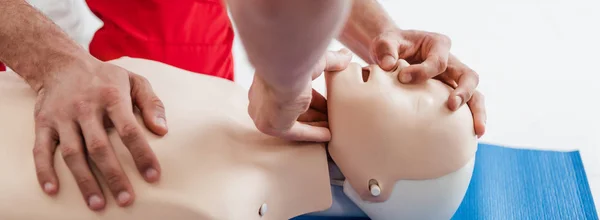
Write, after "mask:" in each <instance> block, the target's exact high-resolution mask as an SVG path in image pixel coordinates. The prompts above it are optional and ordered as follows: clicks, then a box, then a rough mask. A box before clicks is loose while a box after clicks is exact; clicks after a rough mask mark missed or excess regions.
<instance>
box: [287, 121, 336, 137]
mask: <svg viewBox="0 0 600 220" xmlns="http://www.w3.org/2000/svg"><path fill="white" fill-rule="evenodd" d="M277 136H279V137H282V138H284V139H287V140H292V141H309V142H327V141H330V140H331V133H330V132H329V129H328V128H325V127H318V126H311V125H308V124H304V123H300V122H295V123H294V125H292V127H291V128H290V129H289V130H286V131H283V132H282V133H281V134H279V135H277Z"/></svg>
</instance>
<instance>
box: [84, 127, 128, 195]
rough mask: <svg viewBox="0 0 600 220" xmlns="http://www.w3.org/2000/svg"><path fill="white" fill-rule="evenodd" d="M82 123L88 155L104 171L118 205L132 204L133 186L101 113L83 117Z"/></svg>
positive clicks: (101, 171) (103, 173)
mask: <svg viewBox="0 0 600 220" xmlns="http://www.w3.org/2000/svg"><path fill="white" fill-rule="evenodd" d="M80 124H81V130H82V133H83V137H84V139H85V143H86V147H87V152H88V155H89V157H90V158H91V159H92V161H93V162H94V164H96V166H97V167H98V169H99V170H100V173H102V176H103V177H104V179H105V180H106V182H107V184H108V188H109V189H110V191H111V192H112V194H113V196H114V198H115V200H116V201H117V203H118V205H119V206H127V205H130V204H131V203H132V202H133V197H134V196H133V195H134V194H133V187H132V186H131V183H130V182H129V179H128V178H127V176H126V175H125V172H123V168H122V167H121V165H120V163H119V160H118V159H117V156H116V154H115V152H114V149H113V146H112V144H111V143H110V141H109V139H108V136H107V134H106V130H105V129H104V127H103V126H102V117H101V115H97V116H91V117H85V118H82V120H80Z"/></svg>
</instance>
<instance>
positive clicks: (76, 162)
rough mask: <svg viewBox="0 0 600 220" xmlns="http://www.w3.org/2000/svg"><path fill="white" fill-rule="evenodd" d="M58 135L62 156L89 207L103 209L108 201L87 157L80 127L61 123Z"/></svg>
mask: <svg viewBox="0 0 600 220" xmlns="http://www.w3.org/2000/svg"><path fill="white" fill-rule="evenodd" d="M58 135H59V138H60V146H59V149H60V151H61V154H62V157H63V159H64V161H65V163H66V164H67V167H69V170H71V173H72V174H73V177H74V178H75V181H76V182H77V185H78V186H79V190H80V191H81V193H82V194H83V197H84V199H85V200H86V202H87V204H88V207H89V208H90V209H92V210H101V209H103V208H104V206H105V205H106V202H105V199H104V196H103V194H102V191H101V189H100V186H99V185H98V182H97V181H96V178H95V177H94V175H93V174H92V171H91V170H90V167H89V165H88V163H87V160H86V158H85V155H84V149H83V142H82V140H81V135H80V132H79V128H78V127H77V126H76V125H75V124H72V123H68V124H62V125H59V129H58Z"/></svg>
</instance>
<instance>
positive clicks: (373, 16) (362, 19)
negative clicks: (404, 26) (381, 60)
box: [338, 0, 396, 63]
mask: <svg viewBox="0 0 600 220" xmlns="http://www.w3.org/2000/svg"><path fill="white" fill-rule="evenodd" d="M352 2H353V3H352V10H351V12H350V16H349V17H348V21H347V22H346V24H345V25H344V29H343V30H342V33H341V34H340V35H339V37H338V40H339V41H340V42H342V43H343V44H344V45H345V46H346V47H348V48H349V49H350V50H352V51H353V52H354V53H356V55H358V56H359V57H360V58H361V59H363V60H364V61H365V62H367V63H375V61H374V60H372V58H371V56H370V48H369V47H370V46H371V44H372V43H373V40H374V39H375V38H376V37H378V36H379V35H381V33H383V32H386V31H389V30H393V29H394V28H396V24H395V23H394V21H393V20H392V19H391V18H390V16H389V15H388V14H387V13H386V11H385V10H384V9H383V7H382V6H381V5H380V4H379V3H378V2H377V1H376V0H353V1H352Z"/></svg>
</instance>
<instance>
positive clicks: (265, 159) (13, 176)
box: [0, 57, 477, 220]
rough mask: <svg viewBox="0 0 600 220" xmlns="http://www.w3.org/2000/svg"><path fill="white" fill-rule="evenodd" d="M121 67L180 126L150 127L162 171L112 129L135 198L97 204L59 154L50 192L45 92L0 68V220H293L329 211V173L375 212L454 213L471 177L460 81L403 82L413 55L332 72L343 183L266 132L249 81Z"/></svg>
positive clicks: (309, 154)
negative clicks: (40, 168)
mask: <svg viewBox="0 0 600 220" xmlns="http://www.w3.org/2000/svg"><path fill="white" fill-rule="evenodd" d="M111 63H113V64H115V65H119V66H122V67H124V68H126V69H128V70H130V71H132V72H135V73H137V74H140V75H142V76H144V77H146V78H147V79H148V80H149V81H150V83H151V85H152V86H153V88H154V91H155V92H156V93H157V95H158V96H159V97H160V98H161V99H162V100H163V102H164V104H165V108H166V113H167V119H168V121H169V133H168V134H167V135H166V136H164V137H157V136H155V135H153V134H152V133H150V132H149V131H147V132H146V137H147V138H148V141H149V144H150V146H151V147H152V148H153V150H154V152H155V154H156V155H157V157H158V159H159V162H160V164H161V167H162V177H161V180H160V181H159V182H158V183H155V184H150V183H146V182H145V181H144V180H143V179H142V177H141V176H140V174H139V172H138V171H137V169H136V167H135V164H134V163H133V159H132V158H131V154H129V153H128V151H127V149H126V148H125V147H124V145H123V143H122V142H121V140H120V139H119V136H118V134H116V133H115V131H113V130H109V137H110V140H111V142H112V144H113V147H114V148H115V151H116V153H117V156H118V158H119V160H120V161H121V165H122V167H123V169H124V170H125V172H126V173H127V175H128V176H129V178H130V180H131V184H132V185H133V189H134V190H135V194H136V200H135V202H134V203H133V205H132V206H130V207H128V208H120V207H117V205H116V203H115V201H114V199H113V198H112V197H111V196H107V197H106V199H107V206H106V208H105V209H104V210H103V211H101V212H93V211H90V210H89V209H88V207H87V206H86V203H85V201H84V200H83V198H82V196H81V195H80V191H79V189H78V187H77V185H76V183H75V181H74V179H73V177H72V176H71V173H70V171H69V169H68V168H67V166H66V165H65V163H64V161H63V160H62V157H61V155H60V152H57V154H56V155H55V168H56V172H57V174H58V177H59V181H60V191H59V193H58V194H57V195H56V196H47V195H46V194H45V193H44V192H43V191H42V189H41V188H40V187H39V185H38V181H37V180H36V172H35V168H34V163H33V155H32V147H33V141H34V129H33V128H34V121H33V109H34V108H33V107H34V102H35V96H36V95H35V93H34V91H33V90H32V89H30V87H29V85H28V84H27V83H25V82H24V81H23V80H22V79H21V78H19V76H18V75H17V74H15V73H12V72H0V121H1V122H2V123H0V176H2V177H5V178H3V180H2V181H0V219H7V220H12V219H18V220H38V219H44V220H81V219H86V220H87V219H89V220H104V219H106V220H113V219H127V220H161V219H177V220H199V219H219V220H221V219H223V220H240V219H241V220H252V219H256V220H259V219H260V220H263V219H264V220H284V219H290V218H293V217H295V216H299V215H303V214H307V213H314V212H318V211H323V210H326V209H328V208H329V207H330V206H331V204H332V194H331V188H330V183H331V182H332V181H342V182H343V186H344V193H345V194H346V195H347V196H348V197H349V198H350V199H351V200H352V201H353V202H354V203H355V204H356V205H357V206H358V207H360V208H361V209H362V210H363V211H364V212H365V213H366V214H367V215H368V216H369V217H370V218H371V219H374V220H379V219H450V218H451V217H452V215H453V213H454V211H455V210H456V209H457V208H458V206H459V204H460V202H461V201H462V198H463V196H464V194H465V192H466V189H467V186H468V184H469V182H470V178H471V174H472V171H473V163H474V160H475V151H476V147H477V144H476V136H475V134H474V131H473V121H472V118H471V113H470V111H469V109H468V107H467V106H463V107H461V109H459V110H458V111H455V112H451V111H450V110H448V109H447V108H446V105H445V102H446V100H447V98H448V95H449V94H450V91H451V89H452V88H450V87H449V86H447V85H445V84H443V83H441V82H439V81H435V80H429V81H428V82H427V83H424V84H421V85H403V84H400V83H399V82H398V81H397V78H396V74H398V72H399V70H400V69H401V68H403V67H405V66H407V65H408V64H406V63H402V64H401V65H400V67H399V68H398V69H397V70H395V71H393V72H385V71H382V70H381V69H379V68H378V67H377V66H369V67H367V68H364V69H363V68H361V67H360V66H359V65H357V64H351V65H350V66H349V67H348V68H347V69H346V70H344V71H341V72H331V73H326V81H327V97H328V108H329V120H330V123H329V125H330V128H331V132H332V140H331V142H330V143H329V146H328V150H329V153H330V155H331V158H332V159H333V160H334V161H335V163H336V164H337V166H339V168H340V170H341V171H342V173H343V174H344V176H345V180H332V179H331V178H330V175H329V171H328V162H327V152H326V148H325V146H324V144H316V143H295V142H288V141H284V140H280V139H277V138H275V137H271V136H267V135H264V134H262V133H260V132H259V131H258V130H257V129H256V128H255V127H254V124H253V122H252V120H251V119H250V117H249V116H248V113H247V105H248V100H247V91H246V90H245V89H243V88H242V87H241V86H239V85H237V84H235V83H233V82H231V81H228V80H225V79H220V78H216V77H212V76H207V75H201V74H196V73H192V72H188V71H185V70H182V69H178V68H175V67H172V66H169V65H166V64H162V63H159V62H155V61H150V60H143V59H134V58H127V57H124V58H120V59H117V60H113V61H111ZM363 76H364V77H363ZM138 119H139V122H140V124H143V123H142V121H141V118H138ZM94 171H95V173H96V174H99V172H97V170H94ZM100 184H101V185H102V187H103V190H104V191H105V192H108V191H109V190H108V188H107V186H106V183H104V182H103V181H102V180H100Z"/></svg>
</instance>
